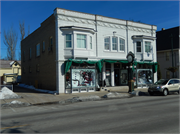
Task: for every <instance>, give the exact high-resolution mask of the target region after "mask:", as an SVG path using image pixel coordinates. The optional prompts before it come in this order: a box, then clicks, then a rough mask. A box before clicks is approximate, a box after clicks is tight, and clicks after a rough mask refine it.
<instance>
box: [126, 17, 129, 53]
mask: <svg viewBox="0 0 180 134" xmlns="http://www.w3.org/2000/svg"><path fill="white" fill-rule="evenodd" d="M126 38H127V41H126V42H127V54H128V51H129V50H128V21H127V20H126Z"/></svg>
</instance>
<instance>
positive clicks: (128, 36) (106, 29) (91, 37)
mask: <svg viewBox="0 0 180 134" xmlns="http://www.w3.org/2000/svg"><path fill="white" fill-rule="evenodd" d="M54 15H55V18H56V20H55V24H56V29H55V31H56V61H57V69H56V70H57V76H56V78H57V90H58V91H59V93H64V92H65V90H64V89H65V84H64V83H65V77H64V69H63V63H64V61H66V60H67V59H69V58H72V59H87V60H100V59H111V60H126V56H127V54H128V52H129V51H132V52H133V53H134V54H135V58H136V59H135V60H136V61H152V62H156V61H157V58H156V38H155V37H156V30H157V27H156V26H154V25H147V24H142V23H137V22H132V21H126V20H120V19H114V18H108V17H104V16H100V15H93V14H86V13H80V12H75V11H69V10H65V9H60V8H56V9H55V10H54ZM66 35H68V36H66ZM67 38H69V40H68V39H67ZM105 38H106V39H107V40H106V46H107V47H106V49H105ZM78 39H79V42H81V46H80V45H79V46H78V44H77V43H78V41H77V40H78ZM113 39H114V40H113ZM112 40H113V41H112ZM120 40H121V41H122V40H123V41H124V44H123V43H122V42H120ZM116 41H117V42H116ZM137 42H138V43H137ZM121 43H122V46H120V45H121ZM66 44H68V47H66V46H67V45H66ZM91 45H92V47H91ZM123 45H124V49H123ZM146 45H147V46H146ZM148 45H149V46H148ZM108 48H109V49H108ZM148 48H149V49H148ZM147 49H148V51H147ZM104 68H105V67H104V66H103V73H102V76H103V79H105V77H106V76H105V73H104V70H105V69H104ZM156 80H157V74H156V73H154V81H156ZM113 81H114V64H113V63H112V64H111V82H112V86H114V82H113Z"/></svg>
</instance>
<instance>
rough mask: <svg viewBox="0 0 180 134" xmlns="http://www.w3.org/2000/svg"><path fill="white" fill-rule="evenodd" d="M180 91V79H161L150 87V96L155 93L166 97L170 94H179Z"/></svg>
mask: <svg viewBox="0 0 180 134" xmlns="http://www.w3.org/2000/svg"><path fill="white" fill-rule="evenodd" d="M179 90H180V79H175V78H174V79H160V80H158V81H157V82H155V83H154V84H151V85H149V88H148V92H149V94H150V95H153V94H154V93H162V94H163V95H164V96H166V95H168V94H169V92H178V94H179Z"/></svg>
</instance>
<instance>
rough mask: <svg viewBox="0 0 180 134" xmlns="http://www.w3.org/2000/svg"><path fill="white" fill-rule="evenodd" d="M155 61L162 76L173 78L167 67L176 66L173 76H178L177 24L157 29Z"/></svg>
mask: <svg viewBox="0 0 180 134" xmlns="http://www.w3.org/2000/svg"><path fill="white" fill-rule="evenodd" d="M156 36H157V40H156V41H157V42H156V43H157V61H158V63H159V65H160V71H161V75H162V78H164V79H165V78H167V79H169V78H173V73H172V72H171V71H168V70H167V68H169V67H176V68H177V70H176V71H175V72H174V77H175V78H180V65H179V64H180V44H179V39H180V35H179V26H178V27H173V28H170V29H164V28H162V30H161V31H157V34H156Z"/></svg>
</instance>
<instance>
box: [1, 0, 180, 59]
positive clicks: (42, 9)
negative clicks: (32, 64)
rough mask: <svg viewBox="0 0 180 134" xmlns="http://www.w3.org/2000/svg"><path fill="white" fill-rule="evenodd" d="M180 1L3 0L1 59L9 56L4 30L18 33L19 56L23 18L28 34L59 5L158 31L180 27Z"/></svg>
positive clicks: (17, 51) (17, 49)
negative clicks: (143, 25)
mask: <svg viewBox="0 0 180 134" xmlns="http://www.w3.org/2000/svg"><path fill="white" fill-rule="evenodd" d="M179 3H180V2H179V1H178V0H173V1H155V0H151V1H142V0H141V1H129V0H128V1H118V0H117V1H96V0H93V1H58V0H54V1H47V0H46V1H42V0H40V1H35V0H31V1H23V0H19V1H14V0H11V1H9V0H6V1H5V0H0V6H1V11H0V20H1V22H0V25H1V26H0V31H1V39H0V42H1V54H0V56H1V59H2V58H5V57H6V56H7V47H6V46H5V45H4V43H3V40H4V34H3V32H4V30H5V31H7V30H9V29H10V27H11V26H13V28H14V30H15V31H16V32H17V33H18V41H17V47H16V59H17V60H18V58H19V56H18V53H19V52H20V30H19V22H20V21H21V22H22V21H24V23H25V31H26V35H27V32H28V27H30V33H32V32H33V31H35V30H36V29H37V28H38V27H40V24H41V23H42V22H43V21H44V20H45V19H47V18H48V17H49V16H50V15H52V14H53V11H54V9H55V8H56V7H59V8H64V9H67V10H73V11H78V12H84V13H90V14H98V15H102V16H106V17H112V18H117V19H123V20H134V21H140V22H142V23H146V24H150V25H156V26H157V31H160V30H161V29H162V28H165V29H169V28H173V27H177V26H179Z"/></svg>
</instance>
